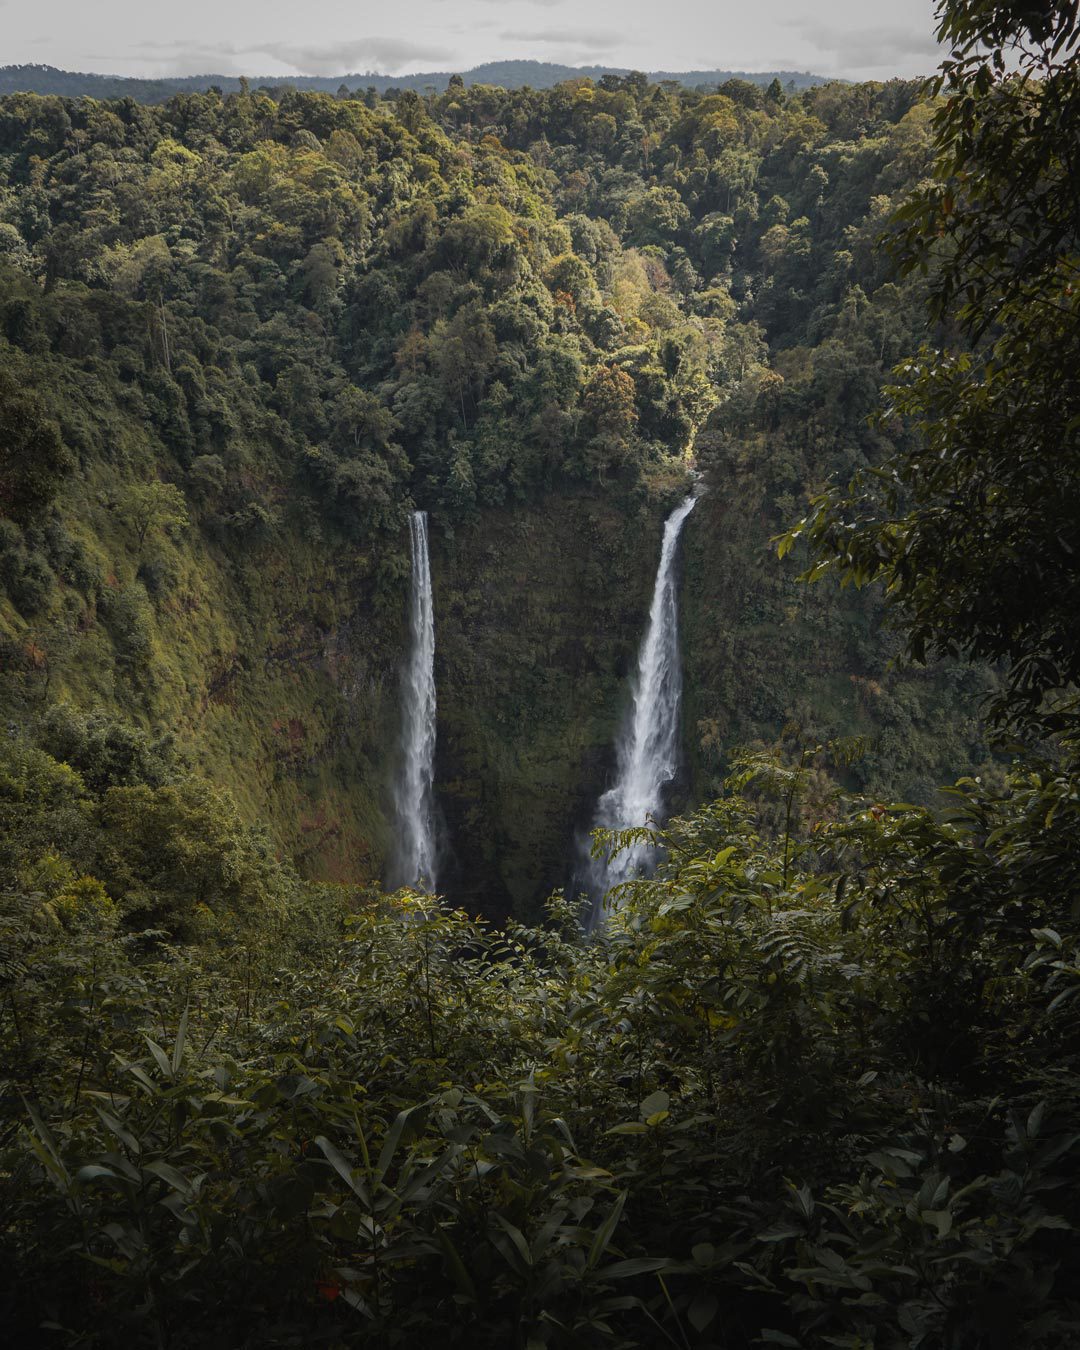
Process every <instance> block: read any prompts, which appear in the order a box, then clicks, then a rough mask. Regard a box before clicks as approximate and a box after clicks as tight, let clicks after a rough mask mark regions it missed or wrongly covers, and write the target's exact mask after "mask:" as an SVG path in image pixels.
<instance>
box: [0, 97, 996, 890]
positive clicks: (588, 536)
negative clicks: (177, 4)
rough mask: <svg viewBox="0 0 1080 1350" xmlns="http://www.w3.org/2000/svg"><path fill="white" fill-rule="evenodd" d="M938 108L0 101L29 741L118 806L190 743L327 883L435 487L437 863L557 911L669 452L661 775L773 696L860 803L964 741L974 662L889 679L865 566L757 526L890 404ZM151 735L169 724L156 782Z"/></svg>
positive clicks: (777, 515) (12, 645) (369, 871)
mask: <svg viewBox="0 0 1080 1350" xmlns="http://www.w3.org/2000/svg"><path fill="white" fill-rule="evenodd" d="M929 116H930V110H929V108H928V106H927V105H926V104H925V103H920V102H919V100H918V98H917V94H916V90H915V87H914V86H913V85H906V84H900V83H895V84H890V85H885V86H832V87H830V88H828V89H822V90H814V91H809V92H808V93H806V94H804V95H801V96H799V97H798V98H794V99H789V98H788V97H787V96H786V95H785V94H784V92H783V91H782V90H781V89H780V88H779V86H778V85H774V86H773V87H771V88H770V89H768V90H762V89H759V88H757V87H754V86H752V85H749V84H746V83H741V82H733V83H731V84H728V85H726V86H725V87H724V90H723V92H720V93H715V94H711V95H708V96H699V95H694V94H690V93H686V92H679V91H673V90H671V89H669V88H661V87H658V86H651V85H649V84H648V83H647V82H646V81H644V79H642V78H636V77H635V78H628V79H607V80H605V81H604V82H603V87H595V86H593V85H591V84H588V83H581V84H579V85H577V86H562V87H560V88H558V89H556V90H554V91H552V92H550V93H536V92H531V91H520V92H507V91H504V90H498V89H494V88H490V87H488V88H483V87H481V88H472V89H466V88H464V87H463V86H462V85H461V84H459V85H458V86H457V87H456V88H454V89H452V90H450V91H449V92H448V93H447V94H446V95H445V96H443V97H441V98H438V99H435V100H432V101H430V102H424V101H422V100H421V99H420V98H418V97H417V96H416V95H413V94H403V95H402V96H401V97H400V98H399V99H397V100H396V101H393V102H388V103H377V105H376V106H375V107H368V106H367V103H366V102H365V101H364V100H363V99H352V98H350V99H334V98H331V97H329V96H325V95H315V94H295V93H294V94H289V95H287V96H286V97H284V98H282V99H281V100H280V101H278V102H275V101H273V100H271V99H270V98H269V97H267V96H265V95H263V94H250V93H249V94H243V95H237V96H229V97H225V98H223V97H220V96H218V95H216V94H206V95H198V96H190V97H184V98H181V99H178V100H175V101H173V102H171V103H169V104H167V105H166V106H164V107H162V108H146V107H142V106H140V105H138V104H135V103H131V102H126V103H122V104H112V105H110V104H103V103H95V102H92V101H89V100H79V101H77V102H73V103H65V102H63V101H62V100H59V99H52V98H37V97H32V96H18V97H12V98H8V99H5V100H3V101H2V102H0V138H2V139H0V145H2V147H3V163H4V166H5V178H6V186H5V188H4V195H3V198H2V201H3V208H2V209H3V216H4V221H3V224H2V225H0V249H2V259H3V262H2V266H3V268H4V273H3V275H4V285H3V300H2V305H3V309H2V320H3V328H2V332H3V335H4V339H5V341H6V345H5V347H4V349H3V350H4V361H3V368H4V372H5V379H6V382H5V385H4V393H3V405H2V407H3V416H4V418H5V425H6V426H7V427H9V428H10V431H9V432H8V441H7V443H8V445H9V446H10V447H11V448H10V449H9V451H8V454H9V461H8V467H7V468H6V470H5V478H4V500H5V502H6V503H7V504H8V505H7V506H6V509H5V514H6V520H5V521H4V525H3V528H4V534H3V542H2V550H3V551H2V554H0V557H2V560H3V561H2V563H0V568H2V573H0V574H2V577H3V586H4V592H5V594H6V599H5V600H4V602H3V608H2V610H0V632H2V633H3V635H4V639H3V640H4V641H5V642H6V648H5V660H4V666H5V675H4V677H3V681H2V687H0V698H2V700H3V706H4V708H5V709H6V710H7V712H8V715H9V716H10V717H11V718H13V719H15V720H16V721H17V722H18V723H19V724H20V726H21V727H22V729H23V737H27V738H28V739H27V740H24V739H23V737H20V738H19V741H18V743H19V744H20V745H24V744H25V745H27V746H29V745H30V744H33V745H34V747H35V749H34V753H35V754H38V753H44V754H46V755H48V756H50V758H51V760H54V761H56V762H58V763H61V764H64V763H66V764H69V765H71V766H72V767H73V768H75V769H76V770H78V771H79V772H80V773H81V774H82V775H83V782H84V786H86V785H87V783H89V788H88V790H90V791H91V792H92V793H94V794H96V796H99V797H101V799H102V801H103V800H104V796H105V794H107V793H109V792H110V791H112V792H113V796H112V797H110V798H109V800H110V801H112V802H114V803H119V802H123V801H130V802H135V801H137V800H141V794H145V793H147V792H150V793H154V794H157V796H156V797H155V798H154V800H156V801H158V800H160V801H162V802H171V801H172V800H173V798H174V796H175V794H176V793H178V792H179V793H181V794H183V793H188V794H191V793H194V792H196V787H195V786H194V780H193V779H192V778H191V777H190V774H191V773H192V772H195V773H197V774H199V775H202V776H204V777H205V778H206V779H209V781H210V783H212V784H214V787H210V786H209V784H207V783H204V782H200V784H199V786H198V789H197V791H198V792H199V793H201V794H203V795H204V796H206V795H207V794H209V796H210V798H212V799H213V800H215V801H216V800H217V799H218V796H219V793H220V790H221V789H225V790H227V791H228V792H229V794H230V795H231V797H232V798H233V799H234V800H235V802H236V810H237V812H238V814H234V811H233V807H232V805H231V804H228V805H226V806H224V807H223V808H222V810H223V811H224V812H225V814H226V816H228V818H229V819H233V820H235V821H236V823H237V828H239V824H240V822H241V821H242V822H245V823H246V824H248V825H250V824H253V823H256V822H258V823H260V824H262V825H264V826H265V827H266V828H268V829H269V831H270V837H271V841H272V843H273V844H274V846H275V847H276V848H277V849H279V850H284V852H285V855H286V856H287V857H288V858H289V859H290V860H291V861H292V863H293V864H294V865H296V866H298V867H300V869H301V870H302V871H303V872H304V873H305V874H307V875H311V876H316V877H326V878H333V879H338V880H357V879H363V878H370V877H377V876H378V875H379V874H380V872H381V869H382V865H383V860H384V858H385V856H386V851H387V846H388V834H387V830H388V826H387V820H386V812H387V802H388V791H387V788H388V780H389V778H390V776H391V775H392V773H393V770H394V766H395V756H396V752H397V743H396V726H395V723H396V717H397V697H398V681H397V672H398V668H399V665H400V661H401V659H402V651H403V641H404V634H403V631H402V622H403V615H404V595H405V588H406V584H407V575H406V574H407V570H408V564H407V554H406V549H407V542H406V538H407V537H406V531H405V528H404V520H405V514H406V511H407V509H408V508H409V507H410V506H411V505H412V504H413V503H414V502H415V503H416V504H418V505H420V506H422V507H424V508H425V509H428V510H430V511H431V513H432V520H433V526H434V531H435V547H436V550H437V553H438V560H437V565H436V568H435V578H436V587H437V589H438V592H439V593H438V597H437V601H438V603H437V608H438V612H439V615H440V632H441V633H442V635H443V637H442V640H441V641H440V643H439V650H438V659H439V664H440V669H439V686H440V689H441V690H442V691H443V692H442V696H441V697H442V703H441V708H442V716H441V725H442V734H441V736H440V763H439V766H438V770H439V771H438V784H437V787H438V795H439V799H440V802H441V804H442V807H443V810H444V812H445V814H446V816H447V820H448V825H449V829H448V831H447V834H448V837H449V838H450V840H451V841H452V843H453V845H454V847H455V849H456V851H457V861H458V867H457V873H458V875H457V878H456V881H455V886H454V893H455V894H456V895H458V896H459V898H461V899H467V900H468V902H469V904H470V905H471V906H479V907H481V908H483V909H485V910H486V911H487V912H489V913H499V912H505V911H506V909H507V908H508V907H510V906H511V905H513V906H515V907H517V908H518V911H519V912H522V913H528V912H531V913H535V912H536V908H535V907H536V906H537V904H538V903H539V901H540V900H541V899H542V898H543V897H544V896H545V895H546V894H547V892H548V890H549V889H550V888H551V887H552V886H555V885H557V884H560V883H561V882H562V881H563V880H564V879H565V860H566V858H567V855H568V846H569V841H570V839H571V838H572V834H573V830H574V827H575V825H578V824H581V823H582V818H583V817H584V816H585V815H586V813H587V811H588V809H589V807H590V806H591V803H592V801H593V800H595V795H596V791H597V788H598V785H599V784H600V783H601V782H602V779H603V776H604V773H605V771H606V769H607V766H608V764H609V763H610V755H611V743H612V738H613V732H614V727H615V725H616V722H617V718H618V712H619V699H620V696H621V691H622V688H623V677H624V675H625V672H626V669H627V667H628V665H629V663H630V661H631V659H632V656H633V652H634V649H635V646H636V643H637V641H638V639H639V636H640V629H641V624H642V621H643V614H644V612H645V609H646V606H647V599H648V587H649V584H650V580H651V572H652V568H653V566H654V565H655V560H654V555H653V551H652V549H651V548H642V547H641V546H640V545H641V541H642V539H646V540H650V539H655V540H657V541H658V539H659V529H660V519H661V516H662V514H663V510H664V507H665V504H666V503H667V502H669V501H670V500H671V499H672V494H674V493H677V492H679V491H682V490H683V489H682V483H683V481H684V478H685V470H684V468H683V457H684V456H685V454H686V453H687V452H688V451H690V450H692V449H693V450H695V451H696V454H697V460H698V463H699V465H700V467H701V468H702V470H703V471H704V472H705V474H706V478H707V482H708V484H709V491H708V493H707V495H706V498H705V500H704V501H703V503H702V506H701V512H700V516H699V517H698V519H696V520H695V522H694V525H693V528H692V529H691V530H690V531H689V533H688V541H687V546H688V566H687V569H686V572H687V587H686V589H687V603H686V609H687V613H686V624H685V628H686V649H687V650H686V661H687V671H688V689H689V695H688V718H687V735H686V740H687V744H688V748H689V750H690V753H691V762H690V768H691V773H690V780H689V781H688V783H687V784H686V794H685V799H686V800H702V799H703V798H704V797H705V796H706V795H707V794H708V793H709V792H711V791H713V790H715V788H716V787H717V785H718V783H719V781H720V779H721V778H722V776H723V773H724V771H725V764H726V763H727V761H728V758H729V756H730V753H731V750H732V749H733V748H734V747H737V746H739V745H742V744H746V743H750V742H753V741H756V740H762V739H763V740H771V739H773V738H774V737H775V736H776V735H777V734H778V733H779V731H780V729H781V728H782V727H783V725H784V724H785V723H786V722H787V721H788V720H791V719H792V718H796V719H799V720H801V721H802V722H803V723H804V724H805V725H806V726H807V727H808V728H809V729H810V731H811V732H813V733H815V734H821V735H837V734H841V733H842V734H848V735H850V734H865V735H867V736H868V737H869V748H868V753H867V755H866V756H865V757H864V758H863V759H862V760H861V761H860V762H859V763H858V764H857V765H856V766H855V767H854V768H853V769H852V770H851V771H850V774H853V775H855V778H854V781H859V779H860V777H861V780H862V781H864V782H866V783H867V784H869V785H872V786H873V790H875V791H877V792H879V793H882V794H884V793H887V792H892V793H896V794H902V795H904V796H913V797H915V798H916V799H926V798H927V797H928V796H929V795H930V794H931V792H932V791H933V788H934V786H935V785H936V783H937V782H939V781H942V780H943V779H944V778H946V777H947V776H948V774H949V772H950V771H952V770H953V769H954V768H955V767H956V766H958V765H960V766H963V767H970V766H974V765H977V764H980V763H982V762H984V761H985V759H986V752H985V750H984V749H983V748H982V746H981V742H980V733H979V728H978V714H977V707H976V704H975V701H974V700H973V699H969V700H968V701H967V703H966V704H964V705H961V703H960V702H959V701H958V700H957V699H956V698H955V697H952V693H953V686H957V687H959V688H960V689H961V690H963V689H965V688H966V689H967V690H968V691H971V690H973V689H975V688H977V687H979V685H980V682H982V681H983V677H981V676H973V675H971V674H970V673H963V672H962V671H960V670H959V669H957V670H953V671H945V670H942V671H940V672H938V673H937V674H933V675H926V674H912V675H908V676H901V675H898V674H896V673H894V672H892V671H891V670H890V669H889V662H890V659H891V657H892V656H893V655H894V644H891V643H890V642H889V640H888V639H887V638H885V637H883V635H882V634H881V632H880V624H879V623H878V619H877V612H878V611H877V601H876V600H871V599H869V598H867V599H865V600H864V599H861V598H860V599H854V598H852V599H851V600H847V599H845V600H844V601H843V602H842V603H837V601H836V597H835V596H833V595H827V594H826V593H825V592H824V591H822V592H820V594H819V593H806V592H805V589H804V588H801V587H798V586H797V585H796V584H795V570H794V569H789V570H788V571H787V572H786V573H785V572H782V571H781V570H779V569H777V568H776V567H775V563H774V560H773V559H772V552H771V549H770V547H769V544H768V540H769V538H770V536H771V535H773V534H775V533H776V532H777V531H779V530H780V529H782V528H783V527H784V526H785V525H786V524H787V523H789V521H790V519H791V517H792V514H793V512H795V511H796V510H797V509H798V507H799V504H800V503H801V502H803V501H805V499H806V493H807V491H808V490H812V489H816V488H817V487H819V486H820V485H822V484H823V483H824V481H825V480H826V478H827V477H828V475H829V474H830V473H839V474H840V475H841V476H842V477H846V476H847V474H848V473H850V471H851V470H852V469H853V468H855V467H856V466H859V465H862V464H864V463H866V462H868V461H870V462H873V461H874V460H875V459H877V458H880V456H881V454H882V453H883V451H884V449H885V448H886V447H887V446H888V445H889V444H890V443H891V442H892V439H893V438H895V436H897V435H902V434H903V433H902V432H901V431H898V430H896V429H892V430H883V429H871V428H870V427H869V425H868V423H867V418H868V415H869V414H870V413H871V412H872V411H873V409H874V406H875V401H876V398H877V391H878V387H879V385H880V383H881V381H882V379H883V378H884V373H885V372H886V371H887V370H888V369H889V368H890V367H891V365H892V364H893V363H894V362H895V361H896V360H897V359H898V358H899V357H900V356H901V355H902V354H903V353H905V352H908V351H911V350H913V348H914V346H915V345H916V344H917V341H918V335H919V333H920V331H921V328H922V324H923V319H922V317H921V312H920V310H919V307H918V286H917V285H914V284H910V283H904V284H897V282H896V281H895V280H888V279H887V277H888V271H887V268H886V265H885V263H884V262H883V261H882V259H881V258H880V257H879V256H878V255H877V254H876V253H875V251H874V247H873V241H874V238H875V236H876V234H877V232H878V231H879V230H880V228H881V224H882V222H883V220H884V219H885V217H886V215H887V213H888V210H889V209H890V206H891V204H893V203H894V202H895V201H897V200H899V198H900V196H901V195H902V193H903V191H904V190H905V188H906V187H907V186H908V185H910V184H911V183H913V182H914V181H916V180H917V179H918V177H919V176H920V174H922V173H923V172H924V171H925V168H926V165H927V162H928V153H929V152H928V138H927V123H928V119H929ZM163 733H167V734H168V735H170V736H172V737H173V738H174V739H175V740H176V741H177V743H178V744H179V746H180V748H181V751H182V753H181V755H180V757H179V759H177V758H176V756H175V755H174V754H173V752H172V751H171V750H170V749H169V747H167V746H165V745H164V744H162V745H160V746H158V748H157V749H155V750H154V754H153V757H152V758H153V762H154V764H155V765H156V767H155V769H154V770H153V772H152V773H151V774H150V777H147V774H148V773H149V772H150V771H149V770H147V769H145V768H142V769H140V768H138V767H137V764H136V761H137V760H138V759H139V757H140V756H142V757H144V756H145V755H146V754H149V753H150V752H149V750H148V749H147V748H146V747H147V746H149V744H150V742H156V741H158V740H159V738H160V737H161V735H162V734H163ZM114 741H120V742H123V744H124V745H128V746H130V747H133V748H131V749H130V750H129V751H128V752H125V753H126V754H127V756H128V757H127V759H124V758H123V756H121V760H122V761H123V762H121V763H118V764H117V765H115V766H113V767H109V768H105V767H103V766H100V765H98V764H97V763H95V762H93V761H95V759H96V756H97V754H98V751H97V749H96V748H95V747H97V746H98V745H99V744H100V743H103V742H109V743H110V744H111V743H112V742H114ZM136 746H137V747H139V748H138V751H137V753H136V749H135V748H134V747H136ZM28 752H29V751H28ZM118 753H119V752H118ZM132 756H134V759H133V758H132ZM849 777H850V775H849ZM181 783H182V784H183V786H182V787H180V786H178V784H181ZM133 794H134V795H133ZM163 809H165V810H166V812H167V813H168V811H169V809H171V808H163ZM185 809H187V808H185ZM192 809H194V808H192ZM200 809H201V808H200ZM177 828H178V829H181V830H182V828H183V827H182V825H181V823H180V821H179V820H178V821H177ZM496 841H498V842H496ZM466 860H467V862H468V866H467V867H466V866H463V865H462V864H463V862H464V861H466ZM103 866H104V864H103V862H101V861H100V860H97V861H95V863H94V868H93V870H94V871H95V874H97V873H98V872H99V871H100V870H101V868H102V867H103ZM109 884H110V885H111V886H113V888H114V889H116V888H117V887H118V886H122V885H123V884H126V883H120V882H119V880H118V879H114V880H111V881H110V882H109Z"/></svg>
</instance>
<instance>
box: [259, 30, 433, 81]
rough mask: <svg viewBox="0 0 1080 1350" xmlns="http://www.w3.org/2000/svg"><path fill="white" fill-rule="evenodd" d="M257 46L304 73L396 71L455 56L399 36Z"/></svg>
mask: <svg viewBox="0 0 1080 1350" xmlns="http://www.w3.org/2000/svg"><path fill="white" fill-rule="evenodd" d="M254 50H256V51H261V52H266V54H267V55H268V56H272V57H274V59H275V60H277V61H280V62H282V64H283V65H287V66H292V67H293V69H294V70H296V71H297V73H298V74H301V75H338V74H340V73H342V72H346V71H354V70H359V69H360V68H361V67H363V68H364V69H370V68H372V67H378V68H379V69H385V70H387V71H389V72H396V71H399V70H401V68H402V67H403V66H407V65H409V64H411V63H412V62H414V61H451V60H453V59H454V57H455V53H454V52H452V51H450V50H449V49H448V48H446V47H442V46H439V45H437V44H434V43H429V42H413V41H411V40H410V39H408V38H396V37H369V38H356V39H354V40H353V41H349V42H327V43H320V44H318V45H315V46H308V45H307V44H299V45H298V44H294V43H289V42H270V43H260V44H259V45H258V46H257V47H256V48H255V49H254Z"/></svg>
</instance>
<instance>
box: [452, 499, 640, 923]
mask: <svg viewBox="0 0 1080 1350" xmlns="http://www.w3.org/2000/svg"><path fill="white" fill-rule="evenodd" d="M665 513H666V498H665V499H663V500H660V499H648V500H645V499H639V500H635V501H633V502H629V501H627V500H625V499H623V500H619V499H617V498H616V497H615V496H614V495H613V494H610V493H608V494H601V493H591V492H580V493H576V494H568V495H562V494H560V495H556V496H552V497H550V498H549V499H548V500H547V501H546V502H545V503H544V504H542V505H541V506H529V507H508V508H504V509H500V510H496V511H489V512H486V513H485V514H484V516H483V517H482V518H481V519H480V521H479V522H478V523H477V524H476V525H475V526H473V527H471V528H470V529H468V530H466V531H459V532H458V534H457V535H456V537H455V538H454V540H453V541H452V542H450V543H447V542H446V541H443V542H442V543H441V544H440V543H439V542H438V541H433V547H434V557H433V573H434V585H435V603H436V615H437V619H436V623H437V632H438V638H437V647H436V677H437V680H438V686H439V743H438V754H437V771H436V793H437V797H438V800H439V804H440V807H441V810H442V812H443V815H444V819H445V827H446V830H445V833H446V838H447V839H448V840H449V842H450V845H451V848H452V857H451V858H450V859H449V861H448V866H447V868H446V872H445V889H446V890H447V892H448V893H449V894H451V895H452V896H453V897H454V899H455V900H458V901H459V902H460V903H461V904H463V905H464V906H465V907H466V908H468V909H476V910H479V911H482V912H485V913H489V914H496V915H497V914H499V913H506V912H510V911H513V912H515V913H518V914H528V915H531V914H535V913H536V912H537V911H538V908H539V906H540V905H541V903H542V902H543V900H544V898H545V897H546V896H547V895H548V894H549V893H550V891H551V890H552V889H553V888H554V887H556V886H560V885H563V884H565V883H566V882H567V881H568V880H569V875H568V873H569V869H570V867H571V863H572V859H571V851H572V846H573V840H574V834H575V830H576V829H578V828H580V827H583V826H584V825H585V824H586V823H587V817H588V816H589V813H590V811H591V809H592V806H593V804H594V802H595V798H596V793H597V790H598V788H599V787H600V786H602V785H603V783H604V781H605V778H606V776H607V774H608V773H609V772H610V770H611V768H612V764H613V757H614V749H613V741H614V733H615V729H616V727H617V725H618V718H619V713H620V706H621V705H620V700H621V699H622V698H624V697H625V692H626V691H625V676H626V673H627V670H628V668H629V666H630V664H631V662H632V660H633V657H634V653H635V651H636V650H637V646H638V643H639V642H640V640H641V631H642V625H643V623H644V620H645V616H646V613H647V610H648V604H649V593H650V587H651V585H652V580H653V574H654V571H655V565H656V551H657V548H658V547H659V539H660V534H661V531H662V529H663V521H664V515H665Z"/></svg>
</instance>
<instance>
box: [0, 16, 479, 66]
mask: <svg viewBox="0 0 1080 1350" xmlns="http://www.w3.org/2000/svg"><path fill="white" fill-rule="evenodd" d="M0 3H2V0H0ZM136 50H138V51H140V52H143V53H145V54H146V55H147V56H152V57H155V58H157V59H158V60H159V61H161V62H163V63H164V64H165V65H167V66H168V67H169V68H170V69H175V70H180V69H184V70H186V71H190V70H192V69H199V70H201V71H206V72H220V73H221V74H231V73H233V72H234V71H236V72H239V71H240V70H246V71H247V72H248V73H255V74H262V73H263V72H262V71H259V70H257V69H256V67H257V66H258V63H259V58H260V57H267V56H268V57H271V58H272V59H273V60H274V61H278V62H280V63H281V65H283V66H291V67H292V69H293V70H294V71H296V73H297V74H298V75H346V74H350V73H352V72H355V71H359V70H368V69H372V68H379V69H382V70H385V71H387V72H388V73H391V74H392V73H396V72H398V71H400V70H401V68H402V67H403V66H406V65H411V64H412V63H414V62H417V61H450V60H453V59H454V57H455V53H453V52H452V51H450V50H448V49H447V48H445V47H441V46H437V45H435V44H433V43H425V42H411V41H409V40H408V39H407V38H393V37H370V38H354V39H349V40H346V41H342V42H324V43H318V44H308V43H292V42H259V43H251V44H250V45H248V44H244V45H242V46H241V45H238V44H236V43H227V42H222V43H215V44H213V45H210V44H207V43H199V42H185V41H177V42H141V43H139V44H138V45H137V47H136Z"/></svg>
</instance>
